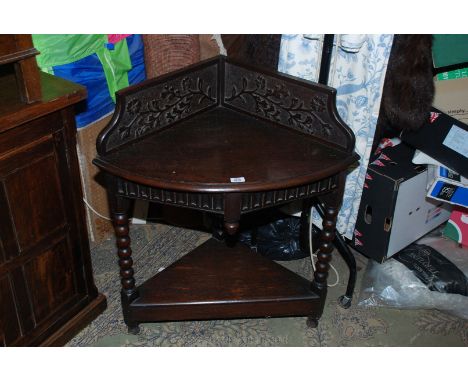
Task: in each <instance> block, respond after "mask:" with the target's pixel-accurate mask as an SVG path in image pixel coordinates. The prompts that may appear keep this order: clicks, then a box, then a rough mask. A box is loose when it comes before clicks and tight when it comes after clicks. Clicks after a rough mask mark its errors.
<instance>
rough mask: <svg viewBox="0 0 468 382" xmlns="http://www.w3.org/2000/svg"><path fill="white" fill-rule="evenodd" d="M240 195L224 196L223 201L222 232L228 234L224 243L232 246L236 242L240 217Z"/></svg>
mask: <svg viewBox="0 0 468 382" xmlns="http://www.w3.org/2000/svg"><path fill="white" fill-rule="evenodd" d="M241 200H242V194H240V193H231V194H226V196H225V199H224V230H225V231H226V233H227V234H228V236H227V237H226V243H227V244H228V245H229V246H233V245H234V244H235V243H236V240H237V234H238V231H239V221H240V215H241Z"/></svg>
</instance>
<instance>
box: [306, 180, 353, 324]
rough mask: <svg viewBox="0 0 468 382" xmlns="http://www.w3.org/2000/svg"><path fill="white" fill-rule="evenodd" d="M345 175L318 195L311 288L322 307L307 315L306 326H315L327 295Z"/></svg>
mask: <svg viewBox="0 0 468 382" xmlns="http://www.w3.org/2000/svg"><path fill="white" fill-rule="evenodd" d="M344 183H345V175H344V174H343V175H341V176H340V180H339V183H338V187H337V188H336V189H335V190H334V191H333V192H331V193H330V194H327V195H324V196H322V197H320V201H319V202H322V203H323V212H324V216H323V219H322V231H321V234H320V247H319V250H318V253H317V261H316V262H315V272H314V279H313V281H312V288H313V289H314V290H315V291H316V292H317V293H318V294H319V295H320V297H321V302H322V304H321V305H322V307H321V311H320V314H318V315H314V316H311V317H309V319H308V323H307V324H308V326H309V327H317V324H318V319H319V318H320V316H321V314H322V312H323V307H324V306H325V299H326V296H327V278H328V270H329V269H330V264H329V263H330V261H331V258H332V251H333V239H334V238H335V228H336V218H337V216H338V212H339V210H340V206H341V203H342V200H343V192H344Z"/></svg>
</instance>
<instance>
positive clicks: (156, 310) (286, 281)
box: [130, 239, 319, 321]
mask: <svg viewBox="0 0 468 382" xmlns="http://www.w3.org/2000/svg"><path fill="white" fill-rule="evenodd" d="M138 290H139V295H140V297H138V298H137V299H136V300H135V301H134V302H132V303H131V313H130V315H131V317H132V318H133V319H135V320H147V319H149V318H150V317H151V316H150V315H153V314H154V316H153V318H152V319H156V320H158V321H159V320H163V321H164V320H175V319H176V320H181V319H207V318H234V317H241V316H249V317H265V316H290V315H292V316H294V315H308V314H309V313H310V312H312V310H313V308H314V307H316V306H317V305H319V298H318V296H317V295H316V294H315V293H314V292H312V290H311V288H310V282H309V281H308V280H306V279H303V278H302V277H300V276H298V275H296V274H295V273H294V272H291V271H289V270H288V269H286V268H284V267H282V266H281V265H278V264H276V263H274V262H271V261H269V260H267V259H266V258H264V257H262V256H261V255H259V254H256V253H252V251H251V250H250V249H249V248H248V247H246V246H244V245H243V244H236V246H235V247H233V248H228V249H226V247H225V245H224V243H222V242H219V241H217V240H215V239H210V240H208V241H207V242H205V243H204V244H202V245H201V246H200V247H198V248H197V249H195V250H194V251H192V252H190V253H189V254H187V255H185V256H184V257H183V258H182V259H181V260H179V261H177V262H176V263H174V264H172V265H171V266H169V267H168V268H167V269H165V270H164V271H163V272H161V273H160V274H158V275H156V277H154V278H151V279H150V280H148V281H146V282H144V283H143V284H142V285H141V286H140V287H139V288H138ZM295 305H296V307H295V309H292V310H291V308H292V307H293V306H295ZM245 309H247V310H248V313H247V314H246V311H245Z"/></svg>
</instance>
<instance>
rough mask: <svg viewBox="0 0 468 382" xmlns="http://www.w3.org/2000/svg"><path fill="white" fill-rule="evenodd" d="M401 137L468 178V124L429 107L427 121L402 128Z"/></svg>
mask: <svg viewBox="0 0 468 382" xmlns="http://www.w3.org/2000/svg"><path fill="white" fill-rule="evenodd" d="M449 82H450V81H449ZM467 85H468V83H467ZM467 97H468V94H467ZM467 110H468V107H467ZM401 139H402V141H404V142H405V143H407V144H409V145H410V146H413V147H415V148H417V149H419V150H421V151H422V152H423V153H425V154H426V155H428V156H429V157H431V158H433V159H435V160H436V161H438V162H440V163H442V164H443V165H444V166H445V167H447V168H449V169H450V170H452V171H454V172H456V173H458V174H460V175H462V176H464V177H465V178H468V158H467V156H468V125H466V124H465V123H463V122H461V121H459V120H457V119H455V118H453V117H451V116H449V115H448V114H446V113H444V112H442V111H441V110H438V109H436V108H432V110H431V116H430V117H429V118H428V120H427V121H426V123H425V124H424V125H423V126H422V127H421V128H420V129H419V130H417V131H407V130H405V131H403V133H402V134H401Z"/></svg>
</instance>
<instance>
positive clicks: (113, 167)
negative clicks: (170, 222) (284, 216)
mask: <svg viewBox="0 0 468 382" xmlns="http://www.w3.org/2000/svg"><path fill="white" fill-rule="evenodd" d="M280 142H281V144H279V143H280ZM265 159H266V160H265ZM355 160H356V156H353V155H349V154H347V153H345V152H342V151H340V150H337V149H336V148H334V147H331V146H327V145H325V144H324V143H322V142H320V141H317V140H316V139H314V137H313V136H310V135H306V134H302V133H299V132H296V131H291V130H287V129H285V128H282V127H280V126H278V125H276V124H272V123H269V122H266V121H264V120H261V119H256V118H252V117H249V116H247V115H245V114H242V113H240V112H238V111H234V110H229V109H224V108H217V109H212V110H209V111H207V112H205V113H203V114H199V115H197V116H194V117H192V118H191V119H189V120H187V121H182V122H180V123H178V124H177V125H175V127H174V128H172V129H167V130H164V131H162V132H159V133H156V134H152V135H149V136H148V137H146V138H145V139H143V140H140V141H137V142H135V143H134V144H132V145H129V146H126V147H125V149H124V150H117V151H114V152H112V153H110V154H108V155H106V156H105V157H99V158H97V159H96V160H95V161H94V163H95V164H97V165H98V166H99V167H101V168H102V169H104V170H106V171H107V172H109V173H112V174H114V175H117V176H120V177H122V178H125V179H129V180H133V181H135V182H137V183H140V184H146V185H149V186H154V187H161V188H166V189H172V190H182V191H201V192H203V191H209V192H230V191H258V190H268V189H275V188H276V189H277V188H283V187H293V186H296V185H299V184H306V183H312V182H313V181H316V180H320V179H323V178H326V177H328V176H331V175H334V174H336V173H338V172H339V171H341V170H342V169H344V168H347V167H348V166H349V165H350V164H351V163H353V162H354V161H355ZM200 170H202V171H200ZM238 177H244V178H245V182H243V183H233V182H231V178H238Z"/></svg>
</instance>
